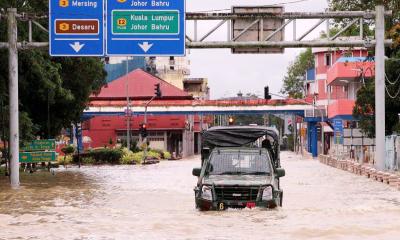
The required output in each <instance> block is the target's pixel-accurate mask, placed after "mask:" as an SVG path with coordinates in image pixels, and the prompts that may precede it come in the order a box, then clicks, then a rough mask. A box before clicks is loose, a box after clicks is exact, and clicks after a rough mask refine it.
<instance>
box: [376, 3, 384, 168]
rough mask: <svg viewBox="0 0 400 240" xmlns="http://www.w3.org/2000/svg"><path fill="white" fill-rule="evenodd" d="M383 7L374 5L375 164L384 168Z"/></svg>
mask: <svg viewBox="0 0 400 240" xmlns="http://www.w3.org/2000/svg"><path fill="white" fill-rule="evenodd" d="M384 14H385V7H384V6H382V5H378V6H376V22H375V39H376V45H375V69H376V76H375V138H376V139H375V140H376V150H375V164H376V168H377V169H378V170H383V169H384V168H385V157H386V156H385V45H384V40H385V15H384Z"/></svg>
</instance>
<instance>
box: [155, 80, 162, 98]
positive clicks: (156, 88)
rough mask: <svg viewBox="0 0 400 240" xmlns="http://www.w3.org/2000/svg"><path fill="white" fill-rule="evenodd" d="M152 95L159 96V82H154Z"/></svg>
mask: <svg viewBox="0 0 400 240" xmlns="http://www.w3.org/2000/svg"><path fill="white" fill-rule="evenodd" d="M154 95H156V96H157V97H161V89H160V84H159V83H157V84H154Z"/></svg>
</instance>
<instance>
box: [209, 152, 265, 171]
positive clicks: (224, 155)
mask: <svg viewBox="0 0 400 240" xmlns="http://www.w3.org/2000/svg"><path fill="white" fill-rule="evenodd" d="M207 170H208V174H209V175H235V174H237V175H269V174H270V172H271V170H270V164H269V158H268V155H267V154H266V153H261V154H260V152H259V151H221V152H214V153H212V155H211V159H210V162H209V165H208V168H207Z"/></svg>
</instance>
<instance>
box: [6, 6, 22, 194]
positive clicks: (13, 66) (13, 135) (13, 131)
mask: <svg viewBox="0 0 400 240" xmlns="http://www.w3.org/2000/svg"><path fill="white" fill-rule="evenodd" d="M16 14H17V9H15V8H9V9H8V18H7V22H8V45H9V47H8V67H9V84H8V85H9V98H10V140H9V144H10V145H9V146H10V150H9V154H10V155H9V157H10V181H11V187H12V188H19V108H18V49H17V19H16Z"/></svg>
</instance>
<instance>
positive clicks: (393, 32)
mask: <svg viewBox="0 0 400 240" xmlns="http://www.w3.org/2000/svg"><path fill="white" fill-rule="evenodd" d="M376 4H383V5H384V6H385V7H386V9H390V10H392V12H393V16H392V17H391V18H389V19H386V20H387V21H386V35H387V36H388V37H391V38H392V39H393V42H394V44H393V46H392V47H391V48H387V49H386V56H388V57H389V60H387V61H386V75H387V81H386V87H387V94H386V99H385V101H386V105H385V110H386V116H385V117H386V134H391V133H393V132H394V131H400V125H399V123H398V122H399V120H398V113H399V112H400V110H399V109H400V95H399V94H397V93H398V91H400V80H398V77H399V76H400V62H399V61H398V60H396V59H399V58H400V1H398V0H385V1H384V0H374V1H366V0H331V1H330V8H331V10H334V11H336V10H338V11H356V10H363V11H365V10H374V9H375V6H376ZM343 24H344V22H343V21H341V22H337V23H336V26H338V27H340V26H343ZM364 29H365V28H364ZM371 33H373V32H371ZM391 59H392V60H391ZM393 59H395V60H394V61H393ZM396 80H398V81H396ZM391 83H394V84H391ZM396 95H397V96H396ZM374 111H375V83H374V80H373V79H372V80H371V81H367V82H366V84H365V85H364V86H363V87H362V88H361V89H360V90H359V91H358V93H357V101H356V105H355V107H354V110H353V114H354V116H355V117H356V118H358V119H359V120H360V121H359V123H360V127H361V129H362V130H363V131H364V132H365V133H367V134H368V135H369V136H371V137H373V136H375V115H374V114H373V113H374Z"/></svg>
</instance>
